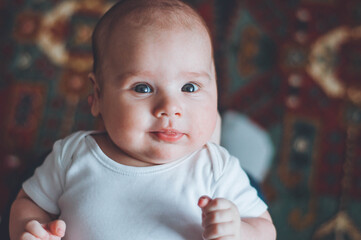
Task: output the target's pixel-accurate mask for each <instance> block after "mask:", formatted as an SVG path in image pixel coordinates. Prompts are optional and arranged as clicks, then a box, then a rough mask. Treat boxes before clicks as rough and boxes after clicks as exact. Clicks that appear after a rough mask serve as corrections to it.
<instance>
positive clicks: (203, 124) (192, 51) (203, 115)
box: [95, 27, 217, 166]
mask: <svg viewBox="0 0 361 240" xmlns="http://www.w3.org/2000/svg"><path fill="white" fill-rule="evenodd" d="M122 34H123V36H124V33H122ZM126 36H127V37H119V34H118V33H113V34H112V35H111V37H110V38H109V42H108V44H109V45H108V46H109V47H108V49H107V50H105V51H106V52H105V57H104V58H105V60H104V61H105V62H104V63H103V73H102V81H103V84H102V89H101V95H100V97H99V99H98V100H99V101H98V104H96V106H95V107H96V109H98V111H99V113H100V114H101V116H102V118H103V121H104V124H105V128H106V130H107V132H108V135H109V136H110V139H111V140H112V141H113V143H114V147H115V148H118V149H117V150H118V151H117V152H118V153H119V155H122V156H119V157H123V158H128V160H131V161H132V160H134V161H136V162H137V163H135V164H134V165H137V166H147V165H153V164H163V163H167V162H171V161H174V160H176V159H179V158H181V157H184V156H187V155H188V154H190V153H192V152H194V151H195V150H197V149H199V148H201V147H202V146H203V145H204V144H205V143H206V142H207V141H208V140H209V139H210V137H211V135H212V133H213V130H214V128H215V124H216V117H217V88H216V81H215V72H214V68H213V60H212V53H211V43H210V41H209V39H208V38H207V37H206V35H205V34H199V32H195V31H190V30H184V29H178V30H157V29H156V28H154V27H147V28H142V30H141V31H139V30H128V31H127V33H126ZM119 150H120V151H119ZM131 161H130V162H131ZM128 162H129V161H128ZM139 163H141V164H139ZM130 164H131V165H133V164H132V163H130Z"/></svg>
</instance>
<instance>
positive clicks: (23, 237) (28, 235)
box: [20, 232, 41, 240]
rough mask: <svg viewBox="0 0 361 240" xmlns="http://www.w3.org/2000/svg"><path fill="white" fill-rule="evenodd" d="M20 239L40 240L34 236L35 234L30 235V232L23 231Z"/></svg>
mask: <svg viewBox="0 0 361 240" xmlns="http://www.w3.org/2000/svg"><path fill="white" fill-rule="evenodd" d="M20 240H41V239H40V238H37V237H35V236H34V235H32V234H31V233H28V232H24V233H23V234H22V235H21V236H20Z"/></svg>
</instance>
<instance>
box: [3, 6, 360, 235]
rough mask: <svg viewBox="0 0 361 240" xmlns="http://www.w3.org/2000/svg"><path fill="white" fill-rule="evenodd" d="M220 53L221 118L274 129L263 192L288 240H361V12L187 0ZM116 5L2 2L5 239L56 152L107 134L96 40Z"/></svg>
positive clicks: (355, 8) (345, 8)
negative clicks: (93, 99)
mask: <svg viewBox="0 0 361 240" xmlns="http://www.w3.org/2000/svg"><path fill="white" fill-rule="evenodd" d="M188 2H190V3H191V4H192V5H193V6H194V7H195V8H196V9H197V10H198V11H199V12H200V13H201V15H202V16H203V17H204V18H205V20H206V22H207V24H208V25H209V27H210V29H211V32H212V35H213V41H214V46H215V60H216V67H217V74H218V85H219V99H220V100H219V105H220V111H221V112H223V111H226V110H229V109H232V110H236V111H238V112H240V113H243V114H245V115H247V116H249V118H250V119H252V121H254V123H256V124H257V125H259V126H261V127H262V128H264V129H265V130H266V131H267V132H268V133H269V135H270V136H271V139H272V141H273V144H274V148H275V150H276V154H275V156H274V158H273V161H272V166H271V169H270V172H269V174H268V177H267V179H266V181H264V183H262V186H261V187H262V191H263V193H264V195H265V197H266V199H267V203H268V204H269V207H270V209H269V210H270V213H271V215H272V216H273V219H274V222H275V225H276V227H277V231H278V239H280V240H288V239H294V240H305V239H319V240H323V239H335V240H342V239H350V240H357V239H361V214H360V212H361V80H360V79H361V2H360V1H358V0H343V1H341V0H290V1H283V0H228V1H221V0H188ZM112 4H113V2H112V1H105V0H93V1H85V0H83V1H82V0H79V1H71V0H14V1H10V0H7V1H6V0H5V1H1V2H0V61H1V64H0V116H1V117H0V196H1V197H0V214H1V215H0V216H1V218H0V226H1V228H0V238H1V239H7V238H8V235H7V224H8V212H9V204H10V201H11V200H12V199H13V198H14V196H15V195H14V194H16V191H17V190H18V189H19V186H20V185H19V184H20V183H21V181H22V180H23V179H24V178H25V177H26V176H27V174H29V171H30V169H33V168H34V167H35V166H36V165H38V164H39V163H40V162H41V159H42V156H44V154H46V153H47V152H48V151H49V150H50V149H51V146H52V143H53V142H54V141H55V140H56V139H59V138H61V137H63V136H66V135H68V134H69V133H70V132H72V131H75V130H79V129H99V128H100V127H101V123H99V122H98V121H96V120H94V119H93V117H91V115H90V113H89V108H88V102H87V96H88V94H89V91H90V83H89V81H88V79H87V74H88V72H89V71H90V69H91V65H92V56H91V43H90V36H91V32H92V29H93V27H94V26H95V24H96V22H97V20H98V19H99V17H100V16H101V15H102V13H103V12H104V11H106V9H108V8H109V7H110V6H111V5H112Z"/></svg>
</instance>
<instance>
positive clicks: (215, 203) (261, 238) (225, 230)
mask: <svg viewBox="0 0 361 240" xmlns="http://www.w3.org/2000/svg"><path fill="white" fill-rule="evenodd" d="M198 206H199V207H200V208H201V209H202V226H203V228H204V232H203V237H204V239H227V240H228V239H233V240H241V239H247V240H251V239H257V240H268V239H270V240H271V239H272V240H274V239H276V230H275V227H274V225H273V223H272V219H271V217H270V215H269V213H268V212H267V211H266V212H265V213H263V214H262V215H261V216H259V217H257V218H242V219H241V218H240V215H239V212H238V209H237V207H236V206H235V205H234V204H233V203H232V202H231V201H229V200H227V199H222V198H216V199H211V198H209V197H207V196H203V197H201V198H200V199H199V201H198Z"/></svg>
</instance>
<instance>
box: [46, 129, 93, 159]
mask: <svg viewBox="0 0 361 240" xmlns="http://www.w3.org/2000/svg"><path fill="white" fill-rule="evenodd" d="M90 134H92V131H78V132H74V133H72V134H70V135H69V136H67V137H65V138H63V139H59V140H57V141H56V142H55V143H54V146H53V152H54V154H55V155H56V156H57V157H58V158H60V159H69V158H71V156H72V155H73V154H74V153H75V152H76V151H77V150H78V149H79V148H80V147H81V146H82V145H84V142H85V139H86V137H87V136H89V135H90Z"/></svg>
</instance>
